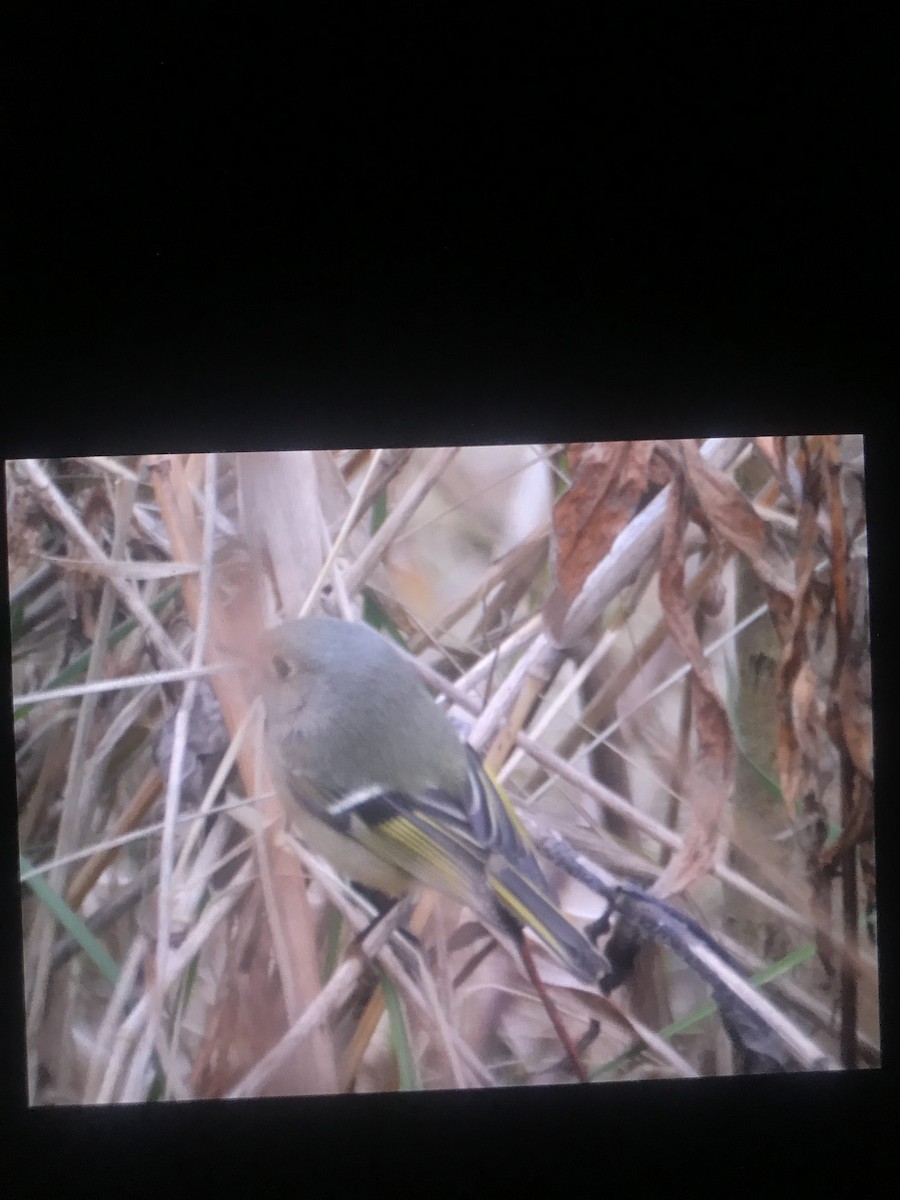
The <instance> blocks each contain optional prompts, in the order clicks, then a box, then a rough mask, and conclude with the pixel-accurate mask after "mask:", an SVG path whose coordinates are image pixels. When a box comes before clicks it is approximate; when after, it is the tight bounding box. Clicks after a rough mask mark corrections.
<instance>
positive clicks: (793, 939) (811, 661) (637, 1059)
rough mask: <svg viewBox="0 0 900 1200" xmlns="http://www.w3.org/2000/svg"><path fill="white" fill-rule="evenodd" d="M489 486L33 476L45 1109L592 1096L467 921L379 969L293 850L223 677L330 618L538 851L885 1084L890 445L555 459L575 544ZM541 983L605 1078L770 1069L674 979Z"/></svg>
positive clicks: (35, 782) (455, 922) (31, 700)
mask: <svg viewBox="0 0 900 1200" xmlns="http://www.w3.org/2000/svg"><path fill="white" fill-rule="evenodd" d="M462 457H463V458H465V469H463V465H462V459H461V456H460V453H459V452H458V451H456V450H453V449H450V450H434V451H419V452H416V453H415V454H412V455H411V454H409V453H407V452H398V451H376V452H349V451H348V452H334V453H325V452H320V453H314V454H313V453H299V454H284V455H257V454H253V455H239V456H238V455H235V456H214V455H191V456H183V457H179V456H145V457H137V458H131V459H127V460H126V459H121V460H113V459H104V458H92V459H81V460H75V459H66V460H59V461H52V462H43V463H42V462H38V461H22V462H12V463H8V464H7V466H6V483H7V502H8V536H9V553H10V596H11V611H12V630H13V639H12V641H13V680H14V689H15V692H16V724H15V732H16V747H17V778H18V792H19V817H20V845H21V851H22V856H23V860H22V863H23V879H24V880H25V883H26V884H27V886H26V885H23V888H22V897H23V928H24V937H25V947H24V948H25V980H24V986H25V995H26V1003H27V1031H26V1032H27V1040H28V1067H29V1093H30V1096H31V1099H32V1102H33V1103H36V1104H52V1103H70V1104H71V1103H76V1104H77V1103H107V1102H128V1101H140V1100H146V1099H148V1098H171V1099H176V1098H189V1097H212V1096H227V1095H234V1096H237V1095H261V1094H300V1093H319V1092H329V1091H336V1090H342V1091H347V1090H356V1091H377V1090H394V1089H397V1088H428V1089H434V1088H461V1087H462V1088H465V1087H492V1086H502V1085H508V1084H541V1083H546V1082H569V1081H571V1080H572V1078H573V1076H572V1071H571V1066H570V1064H569V1063H568V1062H567V1060H566V1058H565V1056H564V1054H563V1050H562V1047H561V1045H560V1042H559V1039H558V1038H557V1036H556V1034H555V1033H554V1030H553V1027H552V1025H551V1023H550V1020H549V1019H548V1016H547V1013H546V1012H545V1010H544V1008H543V1007H542V1005H541V1004H540V1002H539V1000H538V998H537V996H536V995H535V992H534V989H533V987H532V986H531V984H530V983H529V982H528V979H527V977H526V975H525V973H524V971H523V969H522V967H521V965H520V964H519V963H518V962H517V961H514V960H513V959H511V958H510V957H509V956H508V955H507V954H506V953H505V952H504V951H503V950H501V949H499V948H497V947H496V946H495V947H493V949H491V950H490V952H488V953H486V954H485V953H484V951H485V948H486V947H490V942H489V939H488V935H486V934H485V933H484V931H482V930H480V928H479V927H473V924H472V921H471V916H470V914H468V913H466V912H464V911H461V910H459V908H458V907H457V906H455V905H453V904H451V903H450V902H449V901H447V900H445V899H444V898H442V897H438V896H434V895H432V894H430V893H429V894H423V895H421V896H419V897H416V898H414V899H413V901H411V904H410V906H409V907H408V908H407V909H404V910H403V911H402V912H399V913H394V914H392V917H391V918H390V920H389V921H388V922H382V923H380V924H378V925H377V926H376V927H375V928H374V930H372V931H371V932H369V933H368V934H367V935H366V937H365V940H364V942H363V951H364V953H360V952H359V949H358V948H357V947H356V945H355V939H356V937H357V936H358V934H359V933H360V932H361V931H364V930H366V929H368V927H369V926H370V923H371V919H372V912H371V910H369V909H368V908H367V907H366V904H365V903H364V902H363V900H362V899H361V898H360V897H359V896H358V895H357V893H356V892H354V891H353V890H352V889H350V888H348V886H347V884H346V883H345V882H344V881H342V880H341V879H339V878H338V877H337V876H336V875H335V874H334V872H333V871H332V870H331V868H330V867H329V866H328V864H325V863H322V862H321V861H320V860H318V859H316V858H315V857H313V856H310V855H309V854H308V853H307V852H306V851H305V849H304V848H303V847H302V846H301V845H299V844H298V843H297V842H296V840H295V839H294V838H293V836H292V834H291V832H290V830H289V829H286V828H285V826H284V820H283V813H282V811H281V808H280V804H279V801H278V799H277V798H276V797H275V796H274V795H273V794H272V793H271V787H270V784H269V781H268V778H267V774H266V768H265V762H264V760H263V756H262V754H261V750H260V737H259V732H260V730H259V714H258V710H257V705H256V704H255V703H254V698H253V696H252V695H250V694H249V693H248V692H247V691H246V684H245V681H244V680H243V678H242V676H241V675H240V673H238V672H236V671H234V670H218V671H210V670H209V669H208V666H207V664H222V663H223V662H224V661H225V660H226V659H227V657H228V651H229V650H230V649H239V648H241V647H242V646H244V645H245V644H246V642H247V640H248V639H249V638H251V637H252V636H254V634H255V633H256V632H257V631H258V630H259V629H261V628H262V627H263V626H264V625H266V624H269V623H271V622H273V621H274V620H276V619H278V618H279V616H281V615H295V614H297V613H299V612H301V611H316V610H319V611H321V610H322V609H324V610H326V611H329V612H332V613H333V614H335V615H339V616H343V617H346V618H349V619H367V620H370V621H373V622H375V623H377V624H380V625H381V626H382V627H383V628H384V629H385V630H387V631H388V632H389V634H390V635H391V636H396V637H398V638H400V639H402V641H403V643H404V644H405V645H406V646H407V647H408V649H409V651H410V652H411V653H413V654H414V655H415V659H416V661H417V663H418V664H419V665H420V667H421V669H422V671H423V673H424V674H425V676H426V679H427V680H428V681H429V682H430V683H431V684H432V685H433V686H434V687H435V690H436V691H438V692H440V691H443V692H444V693H445V695H446V696H447V697H449V699H448V700H447V703H448V704H449V705H450V708H451V715H452V716H453V718H454V719H456V720H459V721H460V722H462V723H464V724H465V726H466V728H467V731H468V736H469V738H470V740H471V741H472V743H473V745H475V746H476V748H477V749H479V751H481V752H482V753H483V754H484V755H485V757H486V760H487V762H488V763H489V765H490V766H491V767H492V769H493V770H494V771H495V772H497V773H498V774H499V776H500V778H501V779H502V780H503V782H504V784H505V786H506V788H507V790H508V791H509V793H510V795H511V797H512V798H513V800H514V802H515V803H516V804H517V806H518V807H519V809H520V811H521V812H522V813H523V816H524V818H525V819H526V821H528V823H529V824H530V827H531V828H532V829H533V831H534V832H535V835H536V837H537V838H538V839H540V838H541V837H543V836H544V835H546V834H548V833H551V832H555V833H558V834H561V835H563V837H564V838H565V839H566V840H567V842H568V843H569V845H570V846H571V847H574V849H575V850H577V851H578V852H579V853H580V854H581V855H582V856H584V858H585V859H586V860H587V861H588V862H589V863H590V864H593V865H594V866H595V867H596V868H598V869H599V870H600V872H601V873H602V872H606V873H607V874H606V875H605V878H608V879H610V878H611V879H613V880H614V881H620V882H631V883H636V884H639V885H641V886H642V887H645V888H650V889H651V890H653V891H654V892H655V893H656V894H657V895H658V896H660V897H668V898H669V900H670V901H671V902H673V903H675V904H677V905H679V906H680V907H681V908H683V909H684V910H685V911H686V912H688V913H690V914H692V915H693V916H694V917H696V918H697V919H698V920H699V921H700V923H701V924H702V925H703V926H704V927H705V928H706V929H707V930H708V931H709V932H710V933H711V934H713V935H714V936H715V937H716V938H717V939H719V940H720V942H721V943H722V944H723V945H724V946H726V947H727V948H728V949H729V950H730V952H731V953H732V955H733V956H734V957H735V959H736V960H737V961H738V962H739V963H740V964H741V966H742V968H743V970H744V971H745V972H746V974H748V975H750V976H752V975H754V973H757V972H763V971H764V972H765V981H766V988H765V996H766V997H767V1000H768V1001H769V1002H771V1004H772V1005H773V1006H774V1007H772V1008H771V1009H767V1008H766V1003H765V1001H764V1000H760V1001H759V1011H761V1012H763V1013H768V1014H769V1016H767V1017H765V1018H764V1019H765V1020H766V1023H767V1025H768V1026H769V1027H770V1028H771V1029H773V1030H774V1031H775V1034H774V1036H777V1037H778V1038H780V1039H781V1042H782V1043H783V1044H784V1045H788V1046H790V1047H791V1053H792V1055H793V1059H792V1061H793V1062H794V1063H795V1065H797V1064H801V1063H805V1064H806V1065H809V1063H810V1062H812V1061H816V1054H817V1053H818V1054H819V1055H821V1056H822V1057H824V1058H825V1059H829V1060H830V1059H833V1060H835V1061H838V1062H841V1063H843V1064H845V1065H877V1063H878V1061H879V1038H878V1011H877V984H878V979H877V967H876V956H875V947H874V935H873V933H872V932H871V931H872V929H873V924H872V922H873V921H874V894H875V893H874V853H873V847H872V833H871V797H872V781H871V699H870V696H869V695H868V693H867V679H868V654H869V643H868V624H867V599H866V582H867V580H866V559H865V513H864V509H863V507H862V491H861V469H862V468H861V447H860V446H858V445H857V443H856V442H855V441H854V440H853V439H843V440H841V439H827V438H821V439H790V440H789V441H787V442H783V441H780V440H779V439H758V440H757V441H756V442H753V441H751V440H750V439H731V440H724V441H721V442H713V441H709V442H707V443H706V444H705V445H704V446H703V447H702V453H698V452H697V450H696V448H695V447H694V446H692V445H689V444H686V443H671V444H666V445H660V446H656V447H653V446H646V447H645V446H632V447H631V448H630V449H628V448H626V449H622V448H619V449H617V450H615V452H610V451H608V449H607V450H603V448H600V450H598V451H597V452H596V453H595V451H594V450H593V449H591V448H584V447H570V448H568V453H567V452H566V448H563V447H534V448H532V450H531V452H530V457H531V458H532V459H533V460H534V461H539V462H542V463H543V464H544V466H543V467H540V468H538V470H539V471H541V472H543V474H542V475H541V480H542V482H541V483H540V484H539V487H538V499H539V500H540V493H541V488H543V489H545V494H546V499H547V501H548V502H549V498H550V490H551V487H553V488H555V491H556V493H557V494H558V495H561V496H567V497H568V499H567V500H562V501H561V500H559V499H558V500H557V502H556V508H555V512H554V514H553V530H554V532H553V535H552V537H551V536H550V528H551V526H550V520H549V518H550V513H549V511H546V510H547V509H548V508H549V503H547V504H545V511H544V514H543V517H541V515H540V514H541V506H540V503H539V504H538V505H537V507H536V516H535V518H534V520H533V521H531V522H530V523H529V526H528V528H523V527H522V523H521V521H520V522H518V523H516V522H515V521H512V522H511V521H510V518H509V513H510V512H513V513H514V514H517V515H521V511H522V506H523V505H524V503H525V501H524V500H523V495H524V493H521V494H520V493H518V492H515V491H514V490H512V491H511V489H513V488H514V485H517V484H518V481H519V478H520V476H521V474H522V469H523V463H524V462H525V461H527V456H526V459H521V457H520V461H519V464H518V465H517V466H514V467H512V468H509V469H507V468H505V467H504V468H497V469H495V470H494V473H493V475H492V476H491V477H490V478H487V479H486V478H485V477H476V475H475V474H473V473H472V470H471V465H470V458H466V457H465V456H462ZM710 463H713V464H716V466H715V469H714V470H711V469H710V467H709V464H710ZM569 473H571V474H572V476H573V478H572V479H570V478H569ZM735 480H736V481H737V484H735V482H734V481H735ZM551 481H552V482H551ZM501 493H503V494H504V495H505V496H506V501H505V503H506V509H505V510H503V509H502V507H499V508H498V507H497V506H496V505H495V507H494V508H493V509H492V508H491V507H490V504H491V497H496V496H497V495H499V494H501ZM750 501H752V502H753V503H752V505H751V503H750ZM510 506H511V507H510ZM566 506H568V507H566ZM504 511H505V512H506V514H507V515H506V516H503V512H504ZM498 513H499V514H500V515H498ZM510 528H513V529H514V533H513V534H510V532H509V531H510ZM447 530H450V532H449V533H448V532H446V531H447ZM504 538H505V539H506V540H505V541H504ZM498 547H499V548H500V550H501V551H502V557H501V558H500V561H499V562H492V558H496V552H497V548H498ZM551 553H552V554H553V555H554V561H553V569H552V570H551V569H550V565H549V557H550V555H551ZM451 554H452V559H451V558H450V557H449V556H450V555H451ZM438 558H441V560H442V561H441V563H439V565H438V566H435V562H436V560H437V559H438ZM445 585H446V586H445ZM448 588H449V590H447V589H448ZM51 693H52V694H51ZM213 810H221V811H220V812H219V814H218V815H215V816H210V815H209V814H210V813H211V812H212V811H213ZM548 870H549V871H550V872H551V874H552V875H553V878H554V882H555V883H556V884H557V886H558V887H559V890H560V895H561V897H562V901H563V907H565V908H566V910H567V911H568V912H569V913H570V915H571V916H572V917H573V919H574V920H576V921H578V922H579V923H587V922H588V921H590V920H592V919H594V918H596V917H597V916H598V915H600V914H601V913H602V912H603V910H604V902H603V901H602V900H601V899H600V897H599V896H598V895H597V894H596V893H595V892H594V891H592V890H590V889H589V888H588V887H586V886H584V884H583V883H579V882H576V881H575V880H573V879H572V878H570V876H569V875H567V874H566V872H564V871H563V870H561V869H560V868H559V867H558V866H553V865H552V864H550V865H549V866H548ZM399 923H402V925H403V926H404V927H405V928H406V929H407V930H410V931H411V932H412V933H413V934H414V935H415V941H411V940H410V939H409V938H408V937H407V936H406V935H404V934H401V933H398V932H397V927H398V924H399ZM536 954H537V948H536ZM538 962H539V965H540V971H541V975H542V976H543V978H544V979H545V981H546V984H547V986H548V988H549V989H550V992H551V994H552V997H553V1000H554V1002H555V1005H556V1007H557V1008H558V1010H559V1014H560V1016H561V1019H562V1021H563V1023H564V1024H565V1026H566V1028H567V1030H568V1031H569V1034H570V1036H571V1038H572V1040H573V1042H575V1043H576V1044H577V1046H578V1053H579V1055H580V1057H581V1059H582V1061H583V1063H584V1065H585V1067H586V1069H587V1071H588V1072H589V1074H590V1075H591V1077H592V1078H593V1079H595V1080H597V1081H607V1080H615V1079H622V1078H630V1079H637V1078H650V1077H659V1076H683V1075H694V1074H697V1075H705V1074H725V1073H732V1072H733V1071H735V1070H736V1069H738V1065H737V1064H736V1062H735V1059H734V1056H733V1052H732V1050H731V1048H730V1046H729V1043H728V1041H727V1039H726V1038H725V1037H724V1035H723V1032H722V1027H721V1025H720V1023H719V1022H718V1020H717V1019H716V1018H715V1017H710V1016H703V1015H702V1013H703V1011H704V1006H705V1005H706V1004H707V1001H708V997H709V988H708V986H707V984H706V983H704V982H703V981H702V980H701V979H700V978H699V977H698V975H697V973H696V971H695V970H693V969H691V968H689V967H688V966H686V965H685V963H684V962H682V961H680V960H679V958H678V957H677V956H675V955H673V954H672V953H671V952H670V951H668V950H665V949H664V948H662V947H661V946H659V945H645V946H644V947H643V949H642V950H641V951H640V953H639V955H638V959H637V964H636V968H635V971H634V973H633V975H632V976H631V977H630V978H629V981H628V983H627V984H626V985H625V986H623V987H622V988H619V989H617V990H616V991H615V992H613V993H612V995H611V996H610V997H608V998H606V997H604V996H602V995H600V993H599V992H595V991H592V990H591V989H588V988H586V987H584V986H582V985H579V984H576V983H575V981H574V980H572V979H571V978H570V977H568V976H566V975H565V973H564V972H563V971H562V970H561V968H558V967H557V966H556V965H555V964H554V963H552V962H550V961H549V960H545V959H543V958H541V957H540V956H538ZM735 986H738V985H737V984H735ZM756 995H757V996H758V993H756ZM749 1002H750V1003H755V1000H754V993H752V992H751V994H750V998H749ZM807 1047H809V1053H808V1055H807V1056H806V1057H805V1058H804V1055H806V1054H807V1051H806V1048H807Z"/></svg>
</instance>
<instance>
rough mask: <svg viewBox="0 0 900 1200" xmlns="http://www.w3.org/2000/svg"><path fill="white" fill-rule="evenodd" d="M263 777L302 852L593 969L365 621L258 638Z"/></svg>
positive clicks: (450, 740) (526, 842) (487, 798)
mask: <svg viewBox="0 0 900 1200" xmlns="http://www.w3.org/2000/svg"><path fill="white" fill-rule="evenodd" d="M261 649H262V687H261V691H262V696H263V702H264V704H265V709H266V741H267V745H268V757H269V765H270V768H271V772H272V777H273V781H274V783H275V785H276V787H277V788H278V790H279V792H280V793H281V794H282V798H283V799H284V801H285V803H286V804H287V805H288V813H289V817H290V818H291V819H292V820H293V821H294V822H295V824H296V826H297V828H298V830H299V832H300V834H301V835H302V836H303V837H304V839H305V840H306V841H307V843H308V844H309V846H310V848H311V849H313V850H315V851H317V852H318V853H320V854H322V855H324V856H325V857H326V858H327V859H328V860H329V861H330V862H331V864H332V865H333V866H334V867H335V868H336V869H337V870H338V871H339V872H341V873H342V874H344V875H346V876H348V877H349V878H350V879H353V880H356V881H357V882H359V883H362V884H365V885H368V886H369V887H373V888H376V889H378V890H379V891H381V892H383V893H386V894H387V895H389V896H398V895H402V894H405V893H406V892H408V891H409V890H410V888H411V887H413V886H414V885H415V883H416V882H417V881H418V882H419V883H423V884H425V885H426V886H428V887H433V888H436V889H437V890H439V891H441V892H444V893H447V894H448V895H450V896H452V897H454V898H455V899H456V900H458V901H459V902H460V903H462V904H465V905H467V906H468V907H469V908H470V909H472V911H473V912H474V913H475V914H476V915H477V916H479V917H480V918H481V919H482V920H483V921H484V922H485V924H486V925H488V926H489V927H490V928H491V929H492V930H493V931H494V932H495V933H497V934H499V935H500V940H501V941H504V942H507V943H508V942H509V940H510V937H512V940H513V941H514V942H516V943H517V944H518V942H519V940H520V939H521V936H522V929H523V926H527V927H528V928H529V929H531V930H532V931H533V932H534V933H535V934H536V935H537V937H538V938H539V939H540V940H541V941H542V942H543V943H544V945H545V946H546V947H547V948H548V949H549V950H550V951H551V952H552V953H553V954H554V955H556V957H557V958H558V959H559V960H560V961H561V962H562V963H563V964H564V965H565V966H566V967H568V969H569V970H570V971H571V972H572V973H573V974H574V975H575V976H577V977H578V978H579V979H581V980H583V981H584V982H589V983H596V982H597V981H598V979H599V977H600V976H601V975H602V974H603V972H604V970H605V969H606V963H605V961H604V959H603V957H602V956H601V955H600V954H599V952H598V951H597V950H595V949H594V947H593V946H592V945H591V943H590V942H589V941H588V939H587V937H585V936H584V934H582V933H581V932H580V931H579V930H578V929H576V928H575V926H574V925H572V924H571V923H570V922H569V921H568V920H567V918H566V917H564V916H563V914H562V913H561V912H560V910H559V909H558V907H557V906H556V903H555V902H554V900H553V898H552V891H551V888H550V886H549V884H548V883H547V880H546V879H545V878H544V875H543V872H542V871H541V868H540V867H539V866H538V863H537V860H536V858H535V856H534V852H533V849H532V846H531V842H530V839H529V837H528V835H527V833H526V831H525V829H524V828H523V827H522V824H521V822H520V821H519V819H518V817H517V816H516V813H515V811H514V809H513V807H512V805H511V804H510V802H509V800H508V799H507V797H506V795H505V794H504V792H503V791H502V789H501V788H500V787H499V785H497V784H496V783H494V782H493V780H492V779H491V777H490V775H489V774H488V773H487V771H486V770H485V768H484V766H483V765H482V763H481V761H480V759H479V758H478V755H477V754H476V753H475V751H474V750H473V749H472V748H471V747H470V746H467V745H464V744H463V743H462V742H461V741H460V740H459V738H458V737H457V735H456V732H455V730H454V728H453V726H452V725H451V723H450V721H449V719H448V718H447V717H446V716H445V715H444V713H443V712H441V710H440V709H439V708H438V707H437V705H436V704H435V703H434V702H433V701H432V699H431V697H430V696H429V694H428V692H427V691H426V689H425V686H424V684H423V683H422V681H421V679H420V678H419V676H418V674H417V672H416V670H415V668H414V667H413V666H412V665H411V664H410V663H409V662H407V661H406V660H405V659H403V658H402V657H401V656H400V655H399V654H398V653H397V651H396V650H394V649H393V647H392V646H391V645H390V644H389V643H388V642H387V641H385V639H384V638H382V637H381V636H380V635H379V634H378V633H376V632H375V630H374V629H372V628H370V627H369V626H368V625H360V624H353V623H350V622H346V621H340V620H334V619H331V618H327V617H307V618H304V619H302V620H299V621H288V622H287V623H285V624H284V625H281V626H280V627H278V628H276V629H274V630H271V631H270V632H269V633H267V634H266V635H265V636H264V638H263V640H262V643H261Z"/></svg>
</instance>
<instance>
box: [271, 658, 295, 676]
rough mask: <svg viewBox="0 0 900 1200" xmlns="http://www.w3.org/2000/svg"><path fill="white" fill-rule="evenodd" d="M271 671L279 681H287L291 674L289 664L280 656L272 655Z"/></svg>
mask: <svg viewBox="0 0 900 1200" xmlns="http://www.w3.org/2000/svg"><path fill="white" fill-rule="evenodd" d="M272 670H273V672H274V673H275V674H276V675H277V676H278V678H279V679H287V678H288V677H289V676H290V674H291V664H290V663H289V662H288V660H287V659H286V658H282V656H281V655H280V654H273V655H272Z"/></svg>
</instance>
